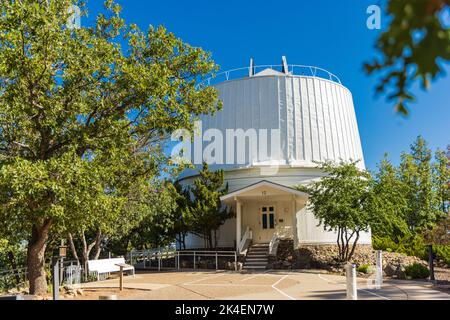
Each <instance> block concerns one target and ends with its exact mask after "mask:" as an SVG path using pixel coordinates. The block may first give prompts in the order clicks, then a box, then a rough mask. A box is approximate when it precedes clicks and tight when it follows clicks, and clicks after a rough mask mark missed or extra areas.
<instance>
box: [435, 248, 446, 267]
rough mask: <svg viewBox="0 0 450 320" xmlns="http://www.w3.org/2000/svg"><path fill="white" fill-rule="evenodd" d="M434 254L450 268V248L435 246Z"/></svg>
mask: <svg viewBox="0 0 450 320" xmlns="http://www.w3.org/2000/svg"><path fill="white" fill-rule="evenodd" d="M433 253H434V255H435V257H436V259H437V260H439V261H442V262H443V263H445V264H446V265H447V266H448V267H450V246H445V245H433Z"/></svg>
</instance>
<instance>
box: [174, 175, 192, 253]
mask: <svg viewBox="0 0 450 320" xmlns="http://www.w3.org/2000/svg"><path fill="white" fill-rule="evenodd" d="M174 187H175V190H176V194H177V198H176V202H177V206H176V209H175V210H174V212H173V221H174V224H173V229H172V234H173V235H174V238H175V240H176V241H177V243H178V245H179V247H180V248H181V249H186V236H187V234H188V233H189V226H188V225H187V223H186V219H185V216H186V214H187V212H186V211H187V210H188V208H189V207H192V206H193V200H192V199H191V195H190V192H189V188H183V186H182V185H181V184H180V183H179V181H176V182H175V183H174Z"/></svg>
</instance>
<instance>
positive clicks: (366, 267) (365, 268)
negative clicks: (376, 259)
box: [356, 264, 371, 274]
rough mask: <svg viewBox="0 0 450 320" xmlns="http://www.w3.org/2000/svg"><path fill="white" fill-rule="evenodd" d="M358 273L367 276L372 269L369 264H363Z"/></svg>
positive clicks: (357, 269)
mask: <svg viewBox="0 0 450 320" xmlns="http://www.w3.org/2000/svg"><path fill="white" fill-rule="evenodd" d="M356 271H358V272H361V273H366V274H367V273H370V271H371V267H370V265H368V264H362V265H360V266H358V267H357V268H356Z"/></svg>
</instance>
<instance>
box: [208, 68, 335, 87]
mask: <svg viewBox="0 0 450 320" xmlns="http://www.w3.org/2000/svg"><path fill="white" fill-rule="evenodd" d="M282 67H283V66H282V65H270V64H269V65H258V66H254V67H243V68H237V69H232V70H227V71H223V72H219V73H217V74H216V75H215V76H212V77H209V78H207V79H205V80H204V81H201V82H200V85H202V84H203V85H208V86H210V85H215V84H218V83H220V82H224V81H230V80H235V79H241V78H244V77H248V76H249V73H250V71H251V69H252V68H253V73H254V74H256V73H258V72H260V71H263V70H264V69H272V70H276V71H281V68H282ZM277 69H278V70H277ZM288 75H293V76H305V77H312V78H320V79H326V80H330V81H332V82H335V83H338V84H342V82H341V80H340V79H339V78H338V77H337V76H336V75H335V74H333V73H331V72H329V71H328V70H325V69H323V68H320V67H315V66H306V65H300V64H290V65H288Z"/></svg>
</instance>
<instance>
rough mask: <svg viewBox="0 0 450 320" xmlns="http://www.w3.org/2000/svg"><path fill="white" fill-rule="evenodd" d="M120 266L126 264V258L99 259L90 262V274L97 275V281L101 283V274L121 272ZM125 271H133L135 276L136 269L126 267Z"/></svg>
mask: <svg viewBox="0 0 450 320" xmlns="http://www.w3.org/2000/svg"><path fill="white" fill-rule="evenodd" d="M118 264H125V258H113V259H98V260H89V261H88V270H89V273H94V274H96V275H97V281H100V275H101V274H110V273H111V272H119V271H120V267H119V266H118ZM123 271H131V272H132V274H133V276H134V267H133V266H126V267H124V268H123Z"/></svg>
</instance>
